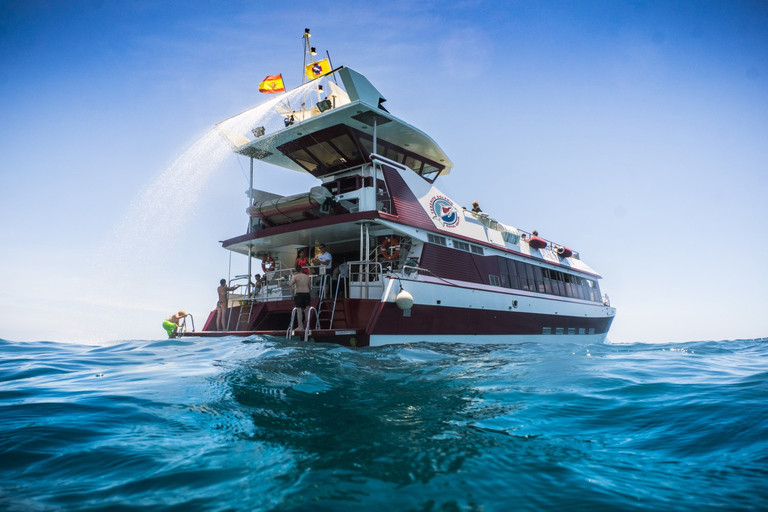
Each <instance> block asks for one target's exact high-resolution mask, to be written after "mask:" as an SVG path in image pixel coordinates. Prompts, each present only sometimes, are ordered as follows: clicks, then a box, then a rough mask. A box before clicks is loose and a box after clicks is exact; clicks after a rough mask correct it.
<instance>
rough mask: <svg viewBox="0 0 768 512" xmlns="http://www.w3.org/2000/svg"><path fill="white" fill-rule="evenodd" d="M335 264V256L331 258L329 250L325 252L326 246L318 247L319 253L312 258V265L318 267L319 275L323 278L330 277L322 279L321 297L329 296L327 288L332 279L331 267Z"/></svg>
mask: <svg viewBox="0 0 768 512" xmlns="http://www.w3.org/2000/svg"><path fill="white" fill-rule="evenodd" d="M332 264H333V256H331V253H329V252H328V251H327V250H325V244H320V245H318V246H317V251H316V252H315V257H314V258H312V265H314V266H317V267H318V274H320V275H321V276H328V277H321V278H320V282H321V283H323V284H322V288H321V290H320V297H321V298H322V297H325V296H327V293H326V291H327V287H328V280H329V279H330V278H331V265H332Z"/></svg>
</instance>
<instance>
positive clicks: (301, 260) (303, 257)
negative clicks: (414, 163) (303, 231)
mask: <svg viewBox="0 0 768 512" xmlns="http://www.w3.org/2000/svg"><path fill="white" fill-rule="evenodd" d="M296 265H300V266H301V269H302V272H304V273H305V274H307V275H309V260H308V259H307V251H306V250H305V249H301V250H299V255H298V257H297V258H296Z"/></svg>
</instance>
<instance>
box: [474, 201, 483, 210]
mask: <svg viewBox="0 0 768 512" xmlns="http://www.w3.org/2000/svg"><path fill="white" fill-rule="evenodd" d="M472 213H483V210H481V209H480V203H478V202H477V201H472Z"/></svg>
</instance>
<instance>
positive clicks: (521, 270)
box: [515, 261, 530, 290]
mask: <svg viewBox="0 0 768 512" xmlns="http://www.w3.org/2000/svg"><path fill="white" fill-rule="evenodd" d="M515 266H516V267H517V269H516V270H517V277H518V278H519V280H520V289H521V290H530V288H529V286H528V276H527V275H526V273H525V263H523V262H522V261H516V262H515Z"/></svg>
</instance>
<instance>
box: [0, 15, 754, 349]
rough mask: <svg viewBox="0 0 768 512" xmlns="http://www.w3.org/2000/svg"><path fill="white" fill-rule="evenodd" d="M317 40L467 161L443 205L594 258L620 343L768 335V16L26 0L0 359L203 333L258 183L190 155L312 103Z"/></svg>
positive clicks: (279, 187) (12, 106)
mask: <svg viewBox="0 0 768 512" xmlns="http://www.w3.org/2000/svg"><path fill="white" fill-rule="evenodd" d="M416 4H417V5H416ZM287 5H290V7H287ZM307 27H308V28H311V30H312V44H313V45H314V46H316V47H317V49H318V50H319V52H320V53H321V54H325V52H326V50H327V51H329V52H330V55H331V58H332V61H333V64H334V65H335V66H338V65H346V66H349V67H352V68H354V69H355V70H357V71H359V72H361V73H363V74H364V75H365V76H366V77H367V78H368V79H369V80H370V81H371V82H372V83H373V84H374V85H375V86H376V87H377V88H378V89H379V91H381V93H382V94H383V95H384V96H385V97H386V99H387V103H386V106H387V108H388V109H389V111H390V112H392V113H393V114H394V115H396V116H398V117H400V118H402V119H403V120H405V121H407V122H409V123H410V124H413V125H415V126H417V127H419V128H420V129H422V130H423V131H425V132H426V133H428V134H429V135H430V136H432V137H433V138H434V139H435V140H436V141H437V143H438V144H439V145H440V146H441V147H442V148H443V150H444V151H445V152H446V153H447V154H448V156H449V157H450V158H451V159H452V160H453V163H454V168H453V170H452V172H451V174H450V175H449V176H446V177H443V178H441V179H439V180H438V181H437V183H436V184H437V186H438V187H439V188H441V190H442V191H443V192H444V193H445V194H447V195H448V196H449V197H451V198H452V199H453V200H455V201H456V202H458V203H459V204H469V203H470V202H471V201H473V200H478V201H479V202H480V204H481V206H482V208H483V210H484V211H485V212H488V213H489V214H490V215H491V216H493V217H494V218H496V219H498V220H499V221H501V222H503V223H505V224H508V225H512V226H515V227H518V228H520V229H524V230H526V231H532V230H534V229H537V230H538V231H539V233H540V234H541V235H542V236H543V237H545V238H547V239H549V240H552V241H554V242H556V243H560V244H562V245H566V246H568V247H571V248H573V249H574V250H577V251H579V253H580V254H581V257H582V259H583V261H585V262H586V263H587V264H588V265H590V266H591V267H592V268H593V269H595V270H596V271H597V272H598V273H599V274H600V275H602V276H603V280H602V281H601V287H602V290H603V292H605V293H607V294H608V295H609V296H610V299H611V304H612V305H613V306H614V307H616V308H617V310H618V311H617V316H616V319H615V321H614V324H613V327H612V329H611V331H610V333H609V335H608V338H609V340H610V341H612V342H615V343H631V342H649V343H651V342H654V343H655V342H682V341H698V340H732V339H743V338H757V337H766V336H768V314H766V309H767V306H768V299H767V298H766V288H768V270H767V266H766V264H765V261H766V258H767V257H768V200H767V198H768V1H766V0H760V1H758V0H754V1H720V2H716V1H697V2H687V1H679V2H678V1H674V0H666V1H640V0H637V1H634V0H626V1H622V0H611V1H572V2H566V1H546V0H544V1H508V2H491V1H482V0H466V1H453V2H452V1H445V2H442V1H441V2H438V1H423V2H418V3H416V2H405V1H393V2H388V3H387V4H386V6H384V4H381V3H380V2H378V1H376V2H373V1H367V0H356V1H346V0H342V1H336V2H333V3H332V4H330V5H329V4H327V3H322V2H303V1H299V2H289V3H276V2H259V1H255V2H254V1H252V0H251V1H248V2H244V1H243V2H238V1H230V2H214V1H199V2H175V1H168V2H152V1H128V2H116V1H115V2H112V1H76V0H73V1H69V2H60V1H34V0H32V1H10V2H8V1H0V113H1V114H2V123H0V338H3V339H7V340H14V341H36V340H40V341H42V340H47V341H67V342H82V343H100V344H104V343H113V342H116V341H119V340H151V339H161V338H163V337H164V336H165V333H164V331H163V330H162V327H161V323H162V321H163V319H165V318H166V317H168V316H169V315H170V314H171V313H173V312H174V311H176V310H178V309H179V308H183V309H185V310H186V311H187V312H190V313H192V314H193V317H194V320H195V323H196V327H197V328H198V330H199V329H200V328H202V324H203V323H204V322H205V319H206V318H207V316H208V314H209V312H210V311H211V310H212V309H213V308H214V306H215V302H216V292H215V288H216V286H217V285H218V281H219V279H221V278H223V277H226V276H228V275H230V274H231V275H237V274H242V273H245V271H246V269H247V267H246V262H245V259H244V258H243V257H241V256H237V255H235V256H234V257H232V258H230V254H229V252H228V251H226V250H224V249H222V248H221V244H220V241H221V240H225V239H228V238H231V237H234V236H237V235H240V234H242V233H243V232H244V231H245V228H246V223H247V217H246V215H245V211H244V210H245V207H246V206H247V199H246V196H245V194H244V191H245V190H246V189H247V187H248V178H247V173H248V165H249V163H248V161H247V160H246V159H244V158H243V157H237V156H235V155H233V154H232V155H229V154H227V155H218V156H217V157H216V159H215V165H214V164H211V163H205V162H204V161H205V160H206V158H207V156H206V154H205V153H204V152H203V153H200V152H199V151H198V150H199V149H200V148H201V144H200V141H201V140H207V139H206V136H209V135H210V132H211V129H212V127H213V125H214V124H215V123H217V122H219V121H221V120H224V119H226V118H228V117H230V116H232V115H234V114H237V113H239V112H242V111H244V110H246V109H248V108H250V107H252V106H255V105H257V104H259V103H261V102H263V101H266V100H268V99H269V97H267V95H264V94H260V93H259V92H258V83H259V82H260V81H261V80H262V79H263V78H264V77H265V76H267V75H273V74H278V73H282V74H283V77H284V79H285V82H286V85H287V86H288V87H289V88H292V87H296V86H298V85H300V81H301V66H302V64H303V47H302V34H303V32H304V29H305V28H307ZM206 147H207V146H206ZM201 162H202V163H201ZM255 181H256V183H255V186H256V187H257V188H260V189H263V190H268V191H271V192H275V193H279V194H295V193H299V192H301V191H303V190H306V189H308V188H309V187H311V186H314V185H315V184H316V182H315V180H314V179H313V178H311V177H309V176H305V175H301V174H299V173H296V172H292V171H288V170H284V169H279V168H275V167H270V166H268V165H266V164H257V166H256V170H255Z"/></svg>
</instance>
